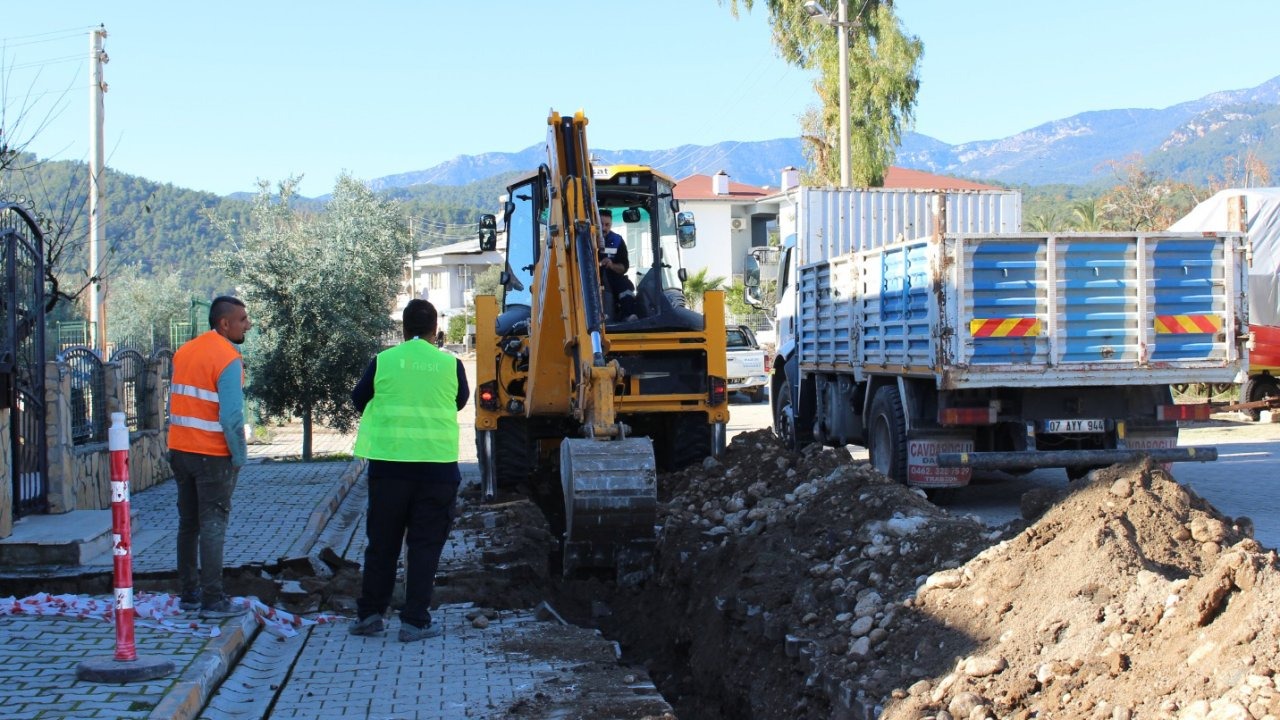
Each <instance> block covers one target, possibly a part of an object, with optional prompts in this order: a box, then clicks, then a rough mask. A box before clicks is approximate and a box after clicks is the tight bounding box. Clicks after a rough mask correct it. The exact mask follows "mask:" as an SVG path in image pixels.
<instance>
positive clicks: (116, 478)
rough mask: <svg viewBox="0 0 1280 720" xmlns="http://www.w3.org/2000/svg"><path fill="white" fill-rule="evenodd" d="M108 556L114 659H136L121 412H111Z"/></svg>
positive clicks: (125, 450)
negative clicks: (111, 578) (111, 577)
mask: <svg viewBox="0 0 1280 720" xmlns="http://www.w3.org/2000/svg"><path fill="white" fill-rule="evenodd" d="M107 449H108V450H110V451H111V555H112V561H113V562H112V564H113V565H114V568H113V569H114V573H113V574H114V576H115V582H114V583H113V584H112V585H113V587H114V588H115V594H116V603H115V613H116V660H137V659H138V650H137V647H136V646H135V645H134V641H133V555H132V554H131V552H130V549H131V547H132V542H133V541H132V538H131V535H130V528H129V427H128V426H127V425H125V417H124V413H111V429H110V430H108V431H107Z"/></svg>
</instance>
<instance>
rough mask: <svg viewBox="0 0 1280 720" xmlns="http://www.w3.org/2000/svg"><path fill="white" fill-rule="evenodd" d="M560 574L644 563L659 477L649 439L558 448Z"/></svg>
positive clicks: (569, 443) (571, 441) (573, 442)
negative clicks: (562, 520) (561, 501)
mask: <svg viewBox="0 0 1280 720" xmlns="http://www.w3.org/2000/svg"><path fill="white" fill-rule="evenodd" d="M560 482H561V485H562V487H563V490H564V509H565V531H564V561H563V567H564V574H565V576H566V577H568V576H569V575H571V574H573V573H574V572H576V571H577V570H579V569H586V568H614V569H616V570H617V571H618V574H619V576H621V575H622V574H623V569H624V568H630V567H634V566H636V565H637V564H642V563H646V562H647V560H648V558H649V557H650V556H651V554H652V552H653V545H654V525H655V523H656V522H657V503H658V473H657V468H656V466H655V464H654V456H653V443H652V442H651V441H650V440H649V438H645V437H632V438H627V439H625V440H586V439H578V438H566V439H565V440H564V441H563V442H561V444H560Z"/></svg>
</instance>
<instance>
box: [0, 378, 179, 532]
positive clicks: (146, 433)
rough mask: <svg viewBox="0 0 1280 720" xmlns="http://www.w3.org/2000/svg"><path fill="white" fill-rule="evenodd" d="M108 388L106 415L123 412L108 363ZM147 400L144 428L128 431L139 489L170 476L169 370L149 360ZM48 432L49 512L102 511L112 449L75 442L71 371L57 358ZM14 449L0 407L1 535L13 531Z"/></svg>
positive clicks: (133, 480) (134, 485) (48, 387)
mask: <svg viewBox="0 0 1280 720" xmlns="http://www.w3.org/2000/svg"><path fill="white" fill-rule="evenodd" d="M103 370H104V372H105V378H104V380H105V382H104V385H105V389H106V396H107V397H106V403H107V412H108V417H110V413H112V412H120V411H121V404H120V398H121V388H122V386H123V383H122V382H121V377H120V366H119V365H117V364H115V363H107V364H106V365H104V366H103ZM146 372H147V380H148V382H147V388H148V398H147V404H146V410H145V412H144V413H143V414H142V415H141V416H140V418H139V422H140V425H141V429H139V430H135V431H133V432H131V433H129V488H130V492H139V491H141V490H145V489H147V488H149V487H152V486H153V485H156V484H158V483H160V482H162V481H164V480H166V479H168V478H169V477H172V472H171V471H170V469H169V461H168V459H167V454H168V451H167V445H168V430H167V428H165V426H164V421H165V411H164V404H163V398H164V397H165V392H164V390H165V389H164V388H162V387H161V385H160V383H161V382H167V381H166V380H164V378H166V377H167V375H168V372H167V368H161V367H160V366H159V365H158V364H149V365H148V367H147V369H146ZM45 411H46V414H45V433H46V447H47V448H48V459H49V474H48V497H49V512H50V513H51V514H54V513H65V512H70V511H72V510H103V509H106V508H109V507H111V453H110V450H109V448H108V447H107V443H105V442H96V443H88V444H82V445H76V444H75V442H74V441H73V439H72V434H71V373H70V372H69V370H68V368H67V366H66V365H64V364H62V363H59V362H57V361H52V362H49V363H47V364H46V365H45ZM12 461H13V456H12V453H11V452H10V446H9V411H8V410H7V409H4V410H0V468H2V469H3V476H4V482H3V488H0V538H3V537H8V536H9V535H10V534H11V533H12V530H13V481H12V468H11V464H12Z"/></svg>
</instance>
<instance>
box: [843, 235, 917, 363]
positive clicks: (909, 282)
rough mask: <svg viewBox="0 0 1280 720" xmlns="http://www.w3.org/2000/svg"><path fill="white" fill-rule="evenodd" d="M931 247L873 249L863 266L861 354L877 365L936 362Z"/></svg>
mask: <svg viewBox="0 0 1280 720" xmlns="http://www.w3.org/2000/svg"><path fill="white" fill-rule="evenodd" d="M929 258H930V247H929V244H928V243H927V242H923V241H922V242H915V243H910V244H907V245H900V246H897V247H895V248H893V249H891V250H885V251H883V252H881V253H876V254H871V255H868V256H867V257H866V258H865V260H866V263H867V264H868V265H870V266H871V267H866V268H865V269H864V272H863V278H864V281H863V287H862V298H861V300H862V302H861V316H862V318H861V319H862V322H861V325H862V335H861V348H862V357H861V360H862V362H864V363H869V364H876V365H901V366H930V365H932V364H933V354H932V352H933V351H932V345H931V343H930V317H929V292H930V279H929V278H930V270H929V268H930V263H929Z"/></svg>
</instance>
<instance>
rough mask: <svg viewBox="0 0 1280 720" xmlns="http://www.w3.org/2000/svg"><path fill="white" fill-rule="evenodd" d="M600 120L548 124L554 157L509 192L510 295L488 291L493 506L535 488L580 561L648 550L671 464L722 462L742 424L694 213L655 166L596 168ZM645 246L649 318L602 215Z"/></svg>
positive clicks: (631, 243)
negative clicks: (613, 279) (623, 312)
mask: <svg viewBox="0 0 1280 720" xmlns="http://www.w3.org/2000/svg"><path fill="white" fill-rule="evenodd" d="M586 125H587V119H586V118H585V117H584V116H583V115H582V113H581V112H578V113H577V114H576V115H575V116H573V117H562V116H560V115H559V113H555V112H552V113H551V116H550V117H549V118H548V126H549V127H548V135H547V163H546V164H544V165H542V166H541V167H540V168H539V169H538V170H537V171H536V172H534V173H530V174H529V175H527V176H525V177H522V178H520V179H518V180H516V181H515V182H514V183H512V184H511V185H510V186H508V188H507V199H506V200H505V202H504V203H503V208H502V216H501V220H500V221H499V219H498V218H497V217H495V216H493V215H485V216H482V217H481V218H480V222H479V228H478V230H479V240H480V246H481V249H483V250H492V249H496V248H497V246H498V232H499V227H500V228H501V230H502V232H503V234H504V235H505V237H506V262H505V266H504V270H503V272H502V273H501V275H500V280H501V285H502V289H501V299H499V298H498V297H494V296H478V297H477V298H476V375H477V377H476V381H477V401H476V403H475V407H476V450H477V456H478V458H479V461H480V469H481V475H482V480H483V485H484V493H485V497H486V499H490V500H491V499H493V498H494V497H495V496H496V495H497V492H498V489H499V488H503V489H508V488H509V489H518V488H519V489H524V490H526V491H527V492H529V493H530V494H531V495H532V496H533V498H534V499H535V500H536V501H537V502H538V503H539V505H540V506H541V507H542V508H543V511H544V512H546V513H547V515H548V517H549V519H551V521H552V523H553V526H555V528H556V529H557V530H562V531H563V533H564V555H563V556H564V570H565V572H566V574H568V573H570V572H572V571H573V570H574V569H577V568H586V567H614V566H616V567H618V568H619V569H620V570H619V571H620V572H623V571H625V570H626V568H627V567H629V566H631V565H632V564H633V562H634V561H638V560H643V559H646V558H647V553H648V550H649V549H650V548H651V546H652V543H653V538H654V522H655V519H656V510H655V506H656V501H657V472H658V471H669V470H675V469H679V468H681V467H684V466H686V465H688V464H690V463H693V462H698V461H701V460H702V459H703V458H705V457H707V456H708V455H719V454H720V452H721V451H722V450H723V448H724V442H725V425H726V423H727V422H728V419H729V410H728V393H727V392H726V386H725V330H724V302H723V294H722V293H720V292H709V293H707V295H706V297H705V299H704V307H705V312H701V313H700V312H697V311H695V310H693V309H691V308H689V307H688V303H687V302H686V299H685V295H684V291H683V282H684V279H685V277H686V274H685V270H684V268H683V267H681V265H680V249H681V248H682V247H683V248H688V247H693V244H694V243H695V242H696V229H695V226H694V218H693V215H692V213H687V212H681V211H680V209H679V204H678V202H677V201H676V199H675V196H674V192H673V190H674V186H675V183H674V182H673V181H672V180H671V179H670V178H668V177H667V176H665V175H663V174H662V173H660V172H658V171H656V170H653V169H652V168H648V167H644V166H639V165H612V166H601V165H593V164H592V163H591V161H590V159H589V158H590V156H589V155H588V152H587V144H586V132H585V129H586ZM601 212H607V213H610V214H611V215H612V219H613V231H614V232H616V233H618V234H619V235H621V236H622V237H623V239H624V241H625V242H626V244H627V247H628V250H629V253H630V270H629V273H628V274H629V276H630V279H631V280H632V282H633V283H634V285H635V302H634V304H633V305H632V307H633V310H632V312H633V313H634V315H635V317H634V318H630V317H618V315H619V313H618V311H617V303H616V298H614V297H613V296H612V294H611V293H610V292H609V289H608V283H604V282H602V276H601V273H602V272H607V271H606V270H603V269H601V267H600V264H599V253H600V250H601V248H602V247H603V245H604V243H603V237H602V234H601V231H600V219H599V218H600V213H601Z"/></svg>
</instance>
